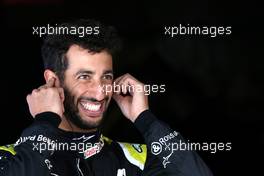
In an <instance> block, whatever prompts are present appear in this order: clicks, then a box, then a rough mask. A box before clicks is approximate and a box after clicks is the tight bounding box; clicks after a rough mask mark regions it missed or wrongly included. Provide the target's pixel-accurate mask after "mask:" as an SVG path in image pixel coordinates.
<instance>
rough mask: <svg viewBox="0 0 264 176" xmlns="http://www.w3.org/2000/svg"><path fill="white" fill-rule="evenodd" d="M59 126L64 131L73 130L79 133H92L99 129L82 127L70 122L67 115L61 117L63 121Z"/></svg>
mask: <svg viewBox="0 0 264 176" xmlns="http://www.w3.org/2000/svg"><path fill="white" fill-rule="evenodd" d="M59 128H60V129H62V130H64V131H71V132H79V133H90V132H95V131H97V128H95V129H81V128H79V127H77V126H76V125H74V124H73V123H72V122H70V121H69V120H68V119H66V117H65V116H63V117H62V118H61V123H60V125H59Z"/></svg>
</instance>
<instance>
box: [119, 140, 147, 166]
mask: <svg viewBox="0 0 264 176" xmlns="http://www.w3.org/2000/svg"><path fill="white" fill-rule="evenodd" d="M123 144H124V146H125V148H126V149H127V151H128V152H129V154H130V155H131V156H132V157H133V158H134V159H136V160H137V161H139V162H140V163H141V164H143V165H145V162H146V159H147V146H146V145H141V146H140V147H141V149H142V152H141V153H139V152H138V151H137V150H136V149H135V148H134V147H133V146H132V144H129V143H123Z"/></svg>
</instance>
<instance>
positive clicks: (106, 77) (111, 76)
mask: <svg viewBox="0 0 264 176" xmlns="http://www.w3.org/2000/svg"><path fill="white" fill-rule="evenodd" d="M103 79H107V80H113V75H112V74H107V75H104V76H103Z"/></svg>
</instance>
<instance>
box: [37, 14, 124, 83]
mask: <svg viewBox="0 0 264 176" xmlns="http://www.w3.org/2000/svg"><path fill="white" fill-rule="evenodd" d="M56 27H67V28H75V29H78V28H79V27H92V28H94V27H96V28H97V29H98V31H99V32H98V33H97V34H90V35H85V36H79V35H78V34H56V33H55V34H47V35H46V36H45V38H44V42H43V45H42V48H41V52H42V58H43V63H44V68H45V69H50V70H52V71H53V72H55V73H56V74H57V76H58V77H59V79H61V80H64V71H65V70H66V69H67V67H68V60H67V58H66V57H65V56H66V53H67V51H68V49H69V48H70V47H71V46H72V45H74V44H76V45H78V46H80V47H82V48H84V49H87V50H89V52H93V53H99V52H101V51H103V50H105V51H107V52H108V53H109V54H110V55H111V56H112V57H114V56H115V55H116V54H117V53H118V51H119V50H120V48H121V40H120V38H119V36H118V34H117V32H116V30H115V28H114V27H112V26H105V25H103V24H102V23H100V22H99V21H95V20H87V19H80V20H75V21H72V22H68V23H62V24H60V25H57V26H56Z"/></svg>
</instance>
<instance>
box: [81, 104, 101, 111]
mask: <svg viewBox="0 0 264 176" xmlns="http://www.w3.org/2000/svg"><path fill="white" fill-rule="evenodd" d="M81 104H82V105H83V107H84V108H85V109H87V110H89V111H98V110H99V109H100V107H101V104H98V105H95V104H89V103H81Z"/></svg>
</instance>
